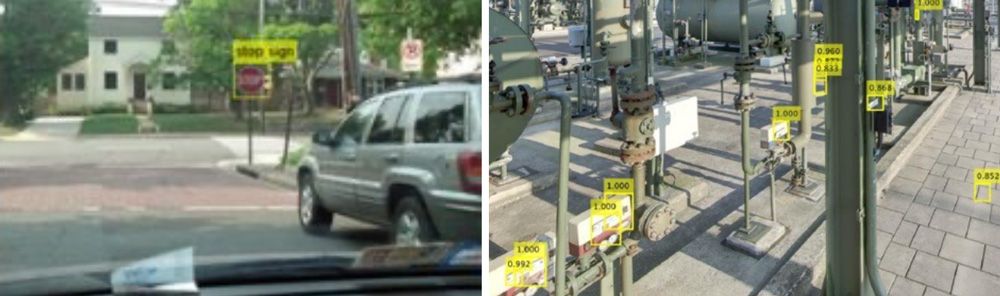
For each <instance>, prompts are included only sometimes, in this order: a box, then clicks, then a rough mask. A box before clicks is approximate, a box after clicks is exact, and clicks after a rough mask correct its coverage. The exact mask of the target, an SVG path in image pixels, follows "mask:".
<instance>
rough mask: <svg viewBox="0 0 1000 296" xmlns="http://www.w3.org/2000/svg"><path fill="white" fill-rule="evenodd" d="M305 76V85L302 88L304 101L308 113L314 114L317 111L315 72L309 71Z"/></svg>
mask: <svg viewBox="0 0 1000 296" xmlns="http://www.w3.org/2000/svg"><path fill="white" fill-rule="evenodd" d="M304 76H305V81H303V82H304V86H305V87H303V88H302V92H301V95H302V103H303V104H305V108H306V115H312V114H313V113H314V112H315V111H316V106H315V105H316V91H315V86H314V85H313V77H314V76H315V72H310V73H307V74H306V75H304Z"/></svg>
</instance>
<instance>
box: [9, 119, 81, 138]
mask: <svg viewBox="0 0 1000 296" xmlns="http://www.w3.org/2000/svg"><path fill="white" fill-rule="evenodd" d="M82 123H83V117H82V116H60V117H54V116H53V117H39V118H36V119H34V120H32V121H30V122H28V127H27V128H25V129H24V130H23V131H21V132H20V133H17V134H16V135H13V136H10V137H6V138H2V140H6V141H51V140H71V139H73V138H75V137H76V135H77V134H78V133H80V125H81V124H82Z"/></svg>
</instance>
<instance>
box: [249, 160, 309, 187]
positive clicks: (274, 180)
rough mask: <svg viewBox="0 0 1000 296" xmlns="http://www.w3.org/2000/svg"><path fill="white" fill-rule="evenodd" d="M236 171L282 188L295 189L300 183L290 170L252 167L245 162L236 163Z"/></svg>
mask: <svg viewBox="0 0 1000 296" xmlns="http://www.w3.org/2000/svg"><path fill="white" fill-rule="evenodd" d="M236 172H237V173H240V174H242V175H244V176H247V177H250V178H254V179H258V180H262V181H264V182H267V183H271V184H274V185H277V186H278V187H281V188H285V189H293V190H296V189H298V184H297V182H296V181H295V178H294V177H293V176H290V173H289V172H285V171H279V170H274V169H263V168H259V167H252V166H248V165H245V164H238V165H236Z"/></svg>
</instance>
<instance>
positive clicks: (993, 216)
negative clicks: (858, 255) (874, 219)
mask: <svg viewBox="0 0 1000 296" xmlns="http://www.w3.org/2000/svg"><path fill="white" fill-rule="evenodd" d="M945 112H946V113H945V115H944V118H943V119H944V120H942V122H941V123H940V124H938V125H937V126H934V127H933V130H932V131H931V134H930V135H928V139H927V140H925V141H924V143H923V145H921V147H920V148H919V149H918V150H917V151H916V152H915V153H916V156H915V157H914V158H912V159H910V160H909V161H908V162H907V164H906V166H905V167H904V168H903V169H902V170H901V171H900V174H899V175H898V177H897V178H895V179H894V180H893V181H892V182H891V183H890V184H889V185H888V191H887V193H886V195H885V199H884V200H882V203H881V205H880V206H879V209H878V217H879V219H878V229H879V238H878V243H879V251H880V253H883V255H882V256H881V262H880V264H879V266H880V267H881V269H882V271H883V272H882V275H883V279H882V280H883V282H884V283H885V285H886V288H889V287H891V290H890V291H891V295H921V294H923V295H942V294H943V293H949V294H956V295H996V293H997V291H1000V200H998V199H994V201H993V203H992V204H977V203H973V201H972V188H973V187H972V180H973V176H972V171H973V169H975V168H982V167H998V166H1000V124H998V122H1000V98H998V97H997V96H996V95H990V94H987V93H982V92H968V91H967V92H964V93H962V94H960V95H959V96H958V97H956V98H955V101H954V102H953V103H952V105H951V106H950V107H949V108H948V109H947V110H945ZM996 191H998V189H996V188H994V192H996Z"/></svg>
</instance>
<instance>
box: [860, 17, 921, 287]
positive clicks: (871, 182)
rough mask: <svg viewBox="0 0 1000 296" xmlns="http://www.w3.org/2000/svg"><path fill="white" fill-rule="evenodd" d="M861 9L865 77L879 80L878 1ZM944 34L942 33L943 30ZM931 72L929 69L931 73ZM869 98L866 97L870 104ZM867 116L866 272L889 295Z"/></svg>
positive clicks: (870, 115) (869, 116)
mask: <svg viewBox="0 0 1000 296" xmlns="http://www.w3.org/2000/svg"><path fill="white" fill-rule="evenodd" d="M861 12H862V15H863V17H864V18H863V19H862V24H863V27H862V29H863V30H864V31H863V32H862V34H861V36H863V37H864V42H863V43H862V44H863V46H862V48H864V61H863V62H862V63H863V65H864V67H865V72H864V75H865V76H864V77H865V79H864V80H865V81H868V80H875V79H877V77H876V71H875V70H876V69H875V65H876V57H875V47H876V45H877V44H876V41H875V25H876V24H875V14H876V13H878V11H877V10H875V0H864V2H862V7H861ZM939 33H940V32H939ZM879 47H881V46H879ZM928 73H929V72H928ZM927 83H928V90H927V92H928V95H929V94H930V91H931V90H930V79H928V81H927ZM866 101H867V100H862V102H864V103H865V104H863V105H866V104H867V102H866ZM861 109H862V110H860V112H863V113H862V114H864V115H863V118H864V127H863V128H864V130H862V133H861V134H862V135H863V136H864V139H863V143H864V145H863V147H864V149H863V151H862V152H864V153H863V155H864V157H863V159H862V160H863V162H864V163H863V167H864V172H863V173H862V178H861V180H862V182H863V188H862V190H863V191H864V203H865V204H864V210H865V211H864V221H865V225H864V228H865V233H864V236H863V240H864V247H865V251H864V254H863V255H864V260H865V269H866V270H865V273H867V274H868V281H869V283H870V284H871V289H872V290H873V291H874V292H875V295H876V296H883V295H885V289H883V288H882V278H881V276H879V272H878V249H877V247H876V242H877V240H878V236H877V235H876V233H875V221H876V217H877V216H878V208H877V207H878V201H877V200H876V199H875V198H876V197H875V190H876V184H875V159H874V156H873V155H872V153H874V151H875V150H874V144H873V141H875V139H874V133H875V128H874V120H875V118H874V115H873V114H874V113H872V112H866V110H864V109H865V107H861Z"/></svg>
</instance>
